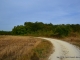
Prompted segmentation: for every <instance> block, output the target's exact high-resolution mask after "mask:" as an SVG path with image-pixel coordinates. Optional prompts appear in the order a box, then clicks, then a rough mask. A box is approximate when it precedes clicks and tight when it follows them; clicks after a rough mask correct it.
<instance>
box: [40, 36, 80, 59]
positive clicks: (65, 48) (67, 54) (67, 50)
mask: <svg viewBox="0 0 80 60" xmlns="http://www.w3.org/2000/svg"><path fill="white" fill-rule="evenodd" d="M39 38H41V39H45V40H48V41H50V42H51V43H52V44H53V46H54V50H55V51H54V52H53V53H52V54H51V56H50V57H49V60H80V50H79V49H78V48H77V47H76V46H74V45H72V44H70V43H68V42H65V41H61V40H57V39H52V38H43V37H39Z"/></svg>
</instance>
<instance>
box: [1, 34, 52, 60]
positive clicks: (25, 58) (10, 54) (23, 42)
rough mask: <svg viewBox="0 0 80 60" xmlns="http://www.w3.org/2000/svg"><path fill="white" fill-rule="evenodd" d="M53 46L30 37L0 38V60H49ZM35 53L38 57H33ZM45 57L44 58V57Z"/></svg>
mask: <svg viewBox="0 0 80 60" xmlns="http://www.w3.org/2000/svg"><path fill="white" fill-rule="evenodd" d="M52 47H53V46H52V44H51V43H50V42H49V41H44V40H42V39H39V38H33V37H29V36H0V60H32V57H33V58H34V59H37V58H39V60H47V59H48V57H49V56H50V54H51V51H52ZM34 53H35V54H36V56H33V55H34ZM42 56H43V57H42Z"/></svg>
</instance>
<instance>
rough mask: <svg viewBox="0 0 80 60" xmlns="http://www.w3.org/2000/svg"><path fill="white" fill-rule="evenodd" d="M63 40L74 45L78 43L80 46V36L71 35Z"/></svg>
mask: <svg viewBox="0 0 80 60" xmlns="http://www.w3.org/2000/svg"><path fill="white" fill-rule="evenodd" d="M61 40H64V41H67V42H69V43H71V44H73V45H76V46H77V47H80V36H75V37H74V36H71V37H65V38H62V39H61Z"/></svg>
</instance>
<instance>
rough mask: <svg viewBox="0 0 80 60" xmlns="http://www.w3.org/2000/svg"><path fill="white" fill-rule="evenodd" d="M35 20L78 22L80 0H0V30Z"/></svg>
mask: <svg viewBox="0 0 80 60" xmlns="http://www.w3.org/2000/svg"><path fill="white" fill-rule="evenodd" d="M36 21H38V22H43V23H52V24H80V0H0V30H5V31H11V30H12V28H13V27H14V26H17V25H24V22H36Z"/></svg>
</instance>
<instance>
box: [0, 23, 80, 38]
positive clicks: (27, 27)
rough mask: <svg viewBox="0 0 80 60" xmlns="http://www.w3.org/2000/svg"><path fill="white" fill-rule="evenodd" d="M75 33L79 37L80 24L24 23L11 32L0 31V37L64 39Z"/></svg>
mask: <svg viewBox="0 0 80 60" xmlns="http://www.w3.org/2000/svg"><path fill="white" fill-rule="evenodd" d="M73 33H74V34H75V33H77V34H78V35H80V24H61V25H53V24H52V23H49V24H44V23H42V22H35V23H33V22H25V23H24V25H18V26H14V27H13V29H12V31H0V35H26V36H46V37H57V38H58V37H66V36H70V35H71V34H73Z"/></svg>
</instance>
